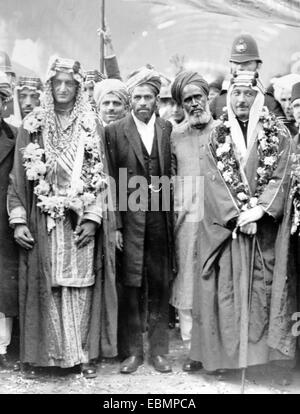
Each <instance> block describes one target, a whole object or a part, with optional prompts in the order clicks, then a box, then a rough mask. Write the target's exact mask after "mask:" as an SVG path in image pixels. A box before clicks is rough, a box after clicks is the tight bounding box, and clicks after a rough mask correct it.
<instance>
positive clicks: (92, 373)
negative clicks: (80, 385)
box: [81, 363, 97, 378]
mask: <svg viewBox="0 0 300 414" xmlns="http://www.w3.org/2000/svg"><path fill="white" fill-rule="evenodd" d="M81 372H82V374H83V376H84V378H96V377H97V367H96V364H93V363H89V364H81Z"/></svg>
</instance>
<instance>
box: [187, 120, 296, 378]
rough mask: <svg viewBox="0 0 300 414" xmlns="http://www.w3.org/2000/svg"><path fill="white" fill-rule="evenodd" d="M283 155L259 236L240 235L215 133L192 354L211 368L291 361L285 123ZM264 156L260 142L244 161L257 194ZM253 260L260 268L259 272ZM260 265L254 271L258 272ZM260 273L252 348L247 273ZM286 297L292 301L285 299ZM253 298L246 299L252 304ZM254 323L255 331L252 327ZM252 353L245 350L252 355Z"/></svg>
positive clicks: (262, 201) (209, 152) (265, 197)
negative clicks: (280, 236) (282, 255)
mask: <svg viewBox="0 0 300 414" xmlns="http://www.w3.org/2000/svg"><path fill="white" fill-rule="evenodd" d="M278 138H279V152H280V153H281V156H280V158H279V161H278V164H277V167H276V168H275V170H274V171H273V174H272V177H271V178H270V180H269V181H268V184H267V185H266V187H265V188H264V191H263V192H262V194H261V195H260V197H259V198H258V205H261V206H262V207H263V209H264V210H265V214H264V216H263V218H262V219H260V220H259V221H258V223H257V226H258V231H257V234H256V236H255V238H254V242H253V241H252V240H251V238H250V237H249V236H247V235H244V234H242V233H241V234H238V235H237V238H236V239H233V238H232V231H233V229H234V227H235V224H236V219H237V217H238V216H239V214H240V210H239V207H238V204H237V203H236V201H235V199H234V196H233V195H232V193H231V191H230V189H229V187H228V186H227V185H226V183H225V181H224V179H223V177H222V175H221V174H220V171H219V169H218V167H217V158H216V145H215V144H216V143H215V136H214V132H213V134H212V137H211V139H210V142H209V144H208V145H207V148H206V157H205V162H204V164H205V171H206V177H205V183H204V219H203V220H202V221H201V223H200V229H199V249H201V250H199V261H198V272H197V274H196V277H195V280H194V298H193V320H194V321H193V333H192V344H191V353H190V356H191V358H192V359H193V360H197V361H201V362H202V363H203V366H204V367H205V369H208V370H215V369H219V368H241V367H245V366H247V365H257V364H264V363H267V362H269V361H270V360H280V359H282V360H291V359H293V357H294V350H295V338H293V336H292V333H291V330H290V329H289V326H288V323H285V322H284V321H285V320H286V321H290V316H291V312H292V310H293V307H294V302H293V298H292V297H290V296H289V295H288V293H287V289H288V285H287V283H285V281H284V280H283V279H282V278H284V275H283V274H281V275H279V273H277V275H276V273H275V275H274V276H273V272H274V263H275V258H277V257H276V255H275V240H276V237H277V232H278V225H279V223H280V222H281V219H282V216H283V211H284V202H285V199H286V195H287V184H288V179H289V171H290V169H289V166H290V153H291V140H290V137H289V134H288V132H287V131H286V130H285V128H283V129H282V130H281V132H280V134H279V136H278ZM258 163H259V158H258V151H257V141H255V143H254V145H253V146H252V149H251V151H250V154H249V156H248V159H247V162H246V164H245V166H244V172H245V176H246V178H247V180H248V183H249V187H250V191H251V193H253V194H254V192H255V188H256V170H257V168H258ZM251 258H253V266H252V269H251V262H252V260H251ZM251 270H252V272H251ZM245 271H246V276H247V275H248V276H247V277H250V273H252V285H251V286H250V289H251V295H250V298H251V302H250V310H249V315H248V317H249V320H248V321H247V326H246V329H247V337H248V340H247V352H246V355H243V358H241V355H242V354H243V353H244V352H243V350H242V348H241V342H242V339H241V338H242V336H241V332H242V328H243V323H244V319H243V313H242V312H243V309H245V305H246V307H247V306H248V305H247V302H248V300H247V299H246V300H244V301H243V297H242V294H241V290H240V289H241V283H242V282H241V278H242V277H244V276H243V275H245ZM283 298H286V299H287V301H288V302H287V303H288V305H286V306H284V307H283V306H279V304H281V305H282V304H283V302H282V299H283ZM245 302H246V303H245ZM248 328H249V329H248ZM244 354H245V353H244Z"/></svg>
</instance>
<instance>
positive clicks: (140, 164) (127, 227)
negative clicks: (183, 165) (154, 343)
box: [105, 114, 176, 287]
mask: <svg viewBox="0 0 300 414" xmlns="http://www.w3.org/2000/svg"><path fill="white" fill-rule="evenodd" d="M171 131H172V125H171V123H170V122H168V121H164V120H163V119H161V118H157V119H156V121H155V132H156V137H157V142H158V152H159V162H160V170H161V175H163V176H167V177H169V178H170V177H171V148H170V134H171ZM105 141H106V147H107V156H108V160H109V170H110V174H111V176H112V177H114V179H115V182H116V184H117V194H116V205H117V207H116V208H117V211H116V221H117V228H119V229H122V233H123V240H124V248H123V255H122V271H123V279H122V282H123V283H124V284H126V285H128V286H137V287H138V286H141V282H142V272H143V263H144V249H143V245H144V236H145V223H146V211H147V208H148V204H147V205H146V203H145V204H143V205H141V209H140V210H138V211H131V210H130V209H129V208H128V209H127V206H126V205H127V201H128V199H129V198H130V195H131V194H132V193H133V192H135V191H136V189H137V188H138V187H136V186H133V185H132V187H133V188H130V187H129V185H128V183H129V181H130V180H131V182H132V180H133V179H134V178H133V177H135V176H142V177H146V170H145V165H144V157H143V153H142V145H141V139H140V136H139V133H138V130H137V128H136V125H135V122H134V120H133V117H132V115H131V114H129V115H127V116H126V117H125V118H123V119H121V120H120V121H117V122H113V123H111V124H110V125H108V126H106V128H105ZM121 168H122V169H123V170H121V171H120V169H121ZM119 172H120V176H119ZM129 184H130V183H129ZM118 188H119V189H120V191H118ZM141 193H143V194H146V193H147V194H148V186H147V185H146V186H144V187H142V188H141ZM165 195H166V194H165V193H164V192H163V196H165ZM122 210H126V211H122ZM165 218H166V227H167V237H168V246H169V259H170V260H169V263H170V269H169V273H170V274H169V278H170V279H171V278H172V277H173V274H174V273H175V271H176V268H175V263H174V254H173V251H174V248H173V246H174V243H173V197H172V194H171V203H170V211H166V212H165Z"/></svg>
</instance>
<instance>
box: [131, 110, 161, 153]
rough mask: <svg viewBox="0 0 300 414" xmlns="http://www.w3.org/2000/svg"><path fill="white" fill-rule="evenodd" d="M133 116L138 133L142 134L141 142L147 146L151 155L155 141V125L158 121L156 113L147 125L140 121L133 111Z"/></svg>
mask: <svg viewBox="0 0 300 414" xmlns="http://www.w3.org/2000/svg"><path fill="white" fill-rule="evenodd" d="M131 115H132V117H133V120H134V122H135V125H136V128H137V130H138V133H139V134H140V137H141V140H142V141H143V144H144V145H145V147H146V149H147V151H148V154H151V151H152V145H153V140H154V125H155V120H156V115H155V113H153V114H152V116H151V118H150V120H149V122H148V124H145V122H142V121H140V120H139V119H138V118H137V117H136V116H135V115H134V113H133V111H131Z"/></svg>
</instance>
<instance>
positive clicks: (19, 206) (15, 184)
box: [7, 128, 30, 227]
mask: <svg viewBox="0 0 300 414" xmlns="http://www.w3.org/2000/svg"><path fill="white" fill-rule="evenodd" d="M29 143H30V136H29V134H28V132H27V131H26V130H25V129H23V128H20V129H19V132H18V136H17V141H16V148H15V155H14V165H13V169H12V171H11V173H10V176H9V186H8V192H7V210H8V215H9V224H10V226H11V227H14V226H15V225H16V224H27V211H26V188H27V186H28V182H27V179H26V173H25V169H24V166H23V157H22V152H21V149H22V148H25V147H26V145H28V144H29Z"/></svg>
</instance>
